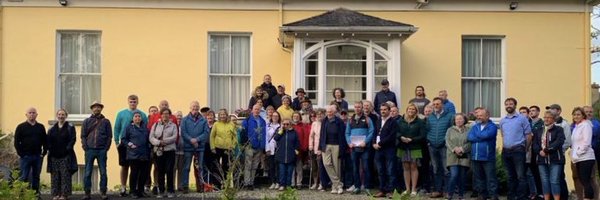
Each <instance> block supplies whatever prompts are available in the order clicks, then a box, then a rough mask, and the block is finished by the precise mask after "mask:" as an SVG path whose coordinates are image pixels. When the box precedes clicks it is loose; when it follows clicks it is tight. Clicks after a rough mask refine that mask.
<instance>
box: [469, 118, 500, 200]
mask: <svg viewBox="0 0 600 200" xmlns="http://www.w3.org/2000/svg"><path fill="white" fill-rule="evenodd" d="M476 115H477V122H476V123H475V125H473V126H472V127H471V130H470V131H469V134H468V136H467V140H468V141H469V142H471V156H470V157H471V163H472V166H473V182H474V183H473V188H475V189H477V190H478V191H477V193H478V198H477V199H478V200H483V199H494V200H497V199H498V193H497V189H498V180H497V177H496V135H497V134H498V127H497V126H496V124H494V122H491V121H490V112H489V111H488V110H487V109H485V108H481V109H479V111H477V112H476Z"/></svg>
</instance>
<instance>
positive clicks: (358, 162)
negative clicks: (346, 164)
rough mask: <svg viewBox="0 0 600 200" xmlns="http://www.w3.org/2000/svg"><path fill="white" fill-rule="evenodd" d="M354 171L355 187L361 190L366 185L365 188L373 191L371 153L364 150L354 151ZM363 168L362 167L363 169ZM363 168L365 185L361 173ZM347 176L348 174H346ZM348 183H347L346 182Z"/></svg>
mask: <svg viewBox="0 0 600 200" xmlns="http://www.w3.org/2000/svg"><path fill="white" fill-rule="evenodd" d="M351 165H352V171H353V174H354V177H353V179H354V187H355V188H360V186H361V185H364V186H365V188H367V189H371V188H372V185H371V183H372V182H371V168H370V167H369V166H370V164H369V151H368V150H367V149H363V151H362V152H359V151H355V150H354V149H353V150H352V164H351ZM361 166H362V167H361ZM361 168H362V174H363V180H364V184H361V178H360V172H361ZM344 174H347V172H344ZM344 182H346V181H344Z"/></svg>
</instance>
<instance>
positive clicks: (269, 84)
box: [259, 74, 277, 108]
mask: <svg viewBox="0 0 600 200" xmlns="http://www.w3.org/2000/svg"><path fill="white" fill-rule="evenodd" d="M259 87H260V88H261V89H262V91H265V92H266V93H267V94H268V95H269V96H267V97H268V98H271V97H273V96H275V95H277V89H276V88H275V86H274V85H273V81H272V79H271V75H269V74H265V76H264V77H263V83H262V84H261V85H260V86H259ZM263 103H264V104H265V105H264V106H265V107H267V106H269V105H273V104H271V102H270V101H265V102H263ZM273 107H275V106H273ZM275 108H277V107H275Z"/></svg>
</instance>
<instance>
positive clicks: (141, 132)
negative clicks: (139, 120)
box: [121, 124, 150, 160]
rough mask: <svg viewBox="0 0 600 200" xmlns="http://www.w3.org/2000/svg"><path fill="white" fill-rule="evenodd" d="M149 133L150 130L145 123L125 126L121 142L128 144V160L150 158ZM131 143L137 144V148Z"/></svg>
mask: <svg viewBox="0 0 600 200" xmlns="http://www.w3.org/2000/svg"><path fill="white" fill-rule="evenodd" d="M148 134H149V131H148V128H147V127H146V125H145V124H141V125H140V126H136V125H134V124H130V125H129V126H127V127H126V128H125V133H124V135H123V136H122V138H121V142H122V143H123V145H126V146H127V156H126V157H127V160H150V141H149V137H148ZM129 143H131V144H132V145H135V146H136V148H131V147H130V145H129Z"/></svg>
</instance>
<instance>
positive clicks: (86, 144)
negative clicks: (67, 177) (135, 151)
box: [81, 101, 113, 200]
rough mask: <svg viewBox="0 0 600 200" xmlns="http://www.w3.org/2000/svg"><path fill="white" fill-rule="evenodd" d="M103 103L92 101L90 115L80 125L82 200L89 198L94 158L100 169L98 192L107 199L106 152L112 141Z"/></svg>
mask: <svg viewBox="0 0 600 200" xmlns="http://www.w3.org/2000/svg"><path fill="white" fill-rule="evenodd" d="M103 108H104V105H102V104H101V103H100V102H97V101H94V103H92V105H91V106H90V109H92V115H91V116H90V117H89V118H86V119H85V120H83V124H82V126H81V145H82V147H83V151H85V174H84V178H83V184H84V185H83V188H84V190H85V196H84V197H83V198H82V199H83V200H89V199H91V196H90V194H91V189H92V169H93V167H94V160H98V170H99V171H100V194H101V197H102V199H103V200H105V199H108V196H107V195H106V190H107V187H106V185H107V182H108V180H107V179H108V178H107V176H106V152H107V151H108V149H109V148H110V144H111V142H112V135H113V134H112V128H111V125H110V121H109V120H108V119H106V118H105V117H104V115H102V109H103Z"/></svg>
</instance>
